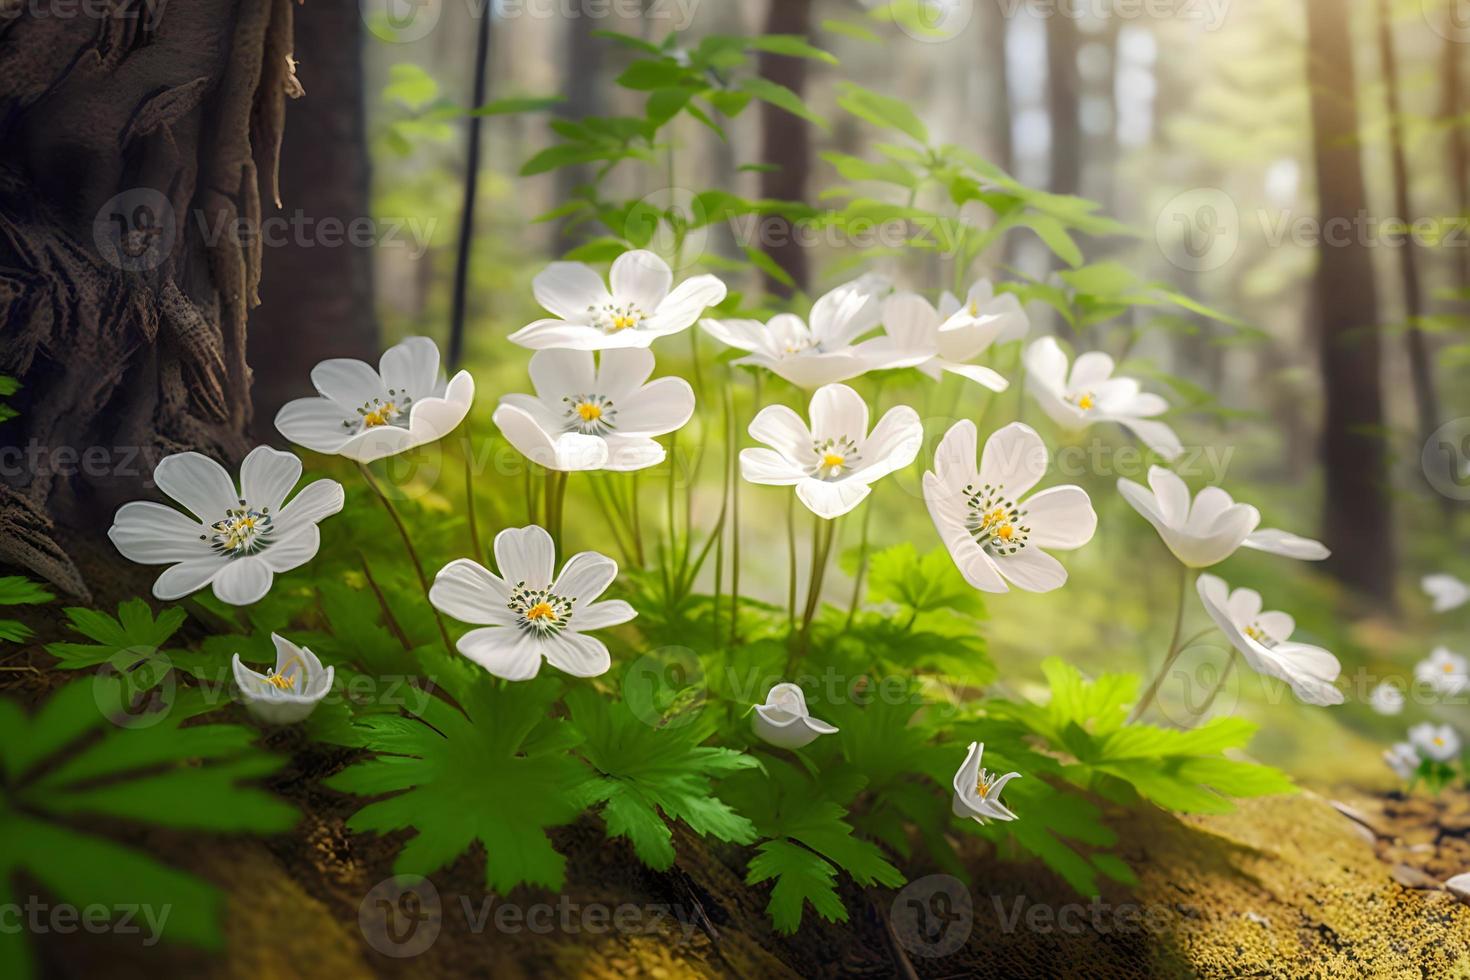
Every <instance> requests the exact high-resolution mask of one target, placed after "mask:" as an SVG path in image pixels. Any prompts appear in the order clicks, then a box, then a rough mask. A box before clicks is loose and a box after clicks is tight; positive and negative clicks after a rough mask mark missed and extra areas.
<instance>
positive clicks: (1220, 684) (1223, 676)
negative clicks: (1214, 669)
mask: <svg viewBox="0 0 1470 980" xmlns="http://www.w3.org/2000/svg"><path fill="white" fill-rule="evenodd" d="M1238 659H1240V653H1239V652H1238V651H1236V650H1235V649H1233V648H1232V649H1231V651H1230V659H1229V660H1227V661H1225V668H1224V669H1223V670H1221V671H1220V679H1219V680H1217V681H1216V682H1215V686H1214V687H1212V688H1211V689H1210V693H1209V695H1208V696H1207V697H1206V698H1205V703H1204V704H1202V705H1200V706H1199V710H1197V711H1195V712H1194V722H1195V723H1196V724H1198V723H1199V722H1200V721H1201V720H1202V719H1203V718H1204V716H1205V715H1206V714H1207V713H1209V710H1210V708H1211V707H1212V706H1213V705H1214V703H1215V699H1216V698H1218V697H1219V696H1220V692H1221V691H1223V690H1225V683H1226V682H1227V681H1229V680H1230V675H1231V673H1232V672H1233V671H1234V670H1235V661H1236V660H1238Z"/></svg>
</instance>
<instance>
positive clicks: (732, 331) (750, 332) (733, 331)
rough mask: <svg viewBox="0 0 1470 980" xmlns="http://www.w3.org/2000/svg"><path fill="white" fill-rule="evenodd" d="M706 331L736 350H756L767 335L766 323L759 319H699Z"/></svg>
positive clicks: (700, 324) (701, 326)
mask: <svg viewBox="0 0 1470 980" xmlns="http://www.w3.org/2000/svg"><path fill="white" fill-rule="evenodd" d="M699 326H700V328H701V329H703V330H704V332H705V333H707V334H709V335H710V336H711V337H713V338H715V339H716V340H718V341H719V342H720V343H722V344H724V345H725V346H726V347H734V348H735V349H736V350H756V349H757V348H758V347H760V344H761V339H762V338H763V337H764V336H765V335H766V325H765V324H764V323H761V322H760V321H759V320H716V319H713V318H711V317H705V318H704V319H703V320H700V321H699Z"/></svg>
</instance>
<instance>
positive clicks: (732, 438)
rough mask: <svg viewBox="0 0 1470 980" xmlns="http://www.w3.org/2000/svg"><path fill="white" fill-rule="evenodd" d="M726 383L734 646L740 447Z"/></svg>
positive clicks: (734, 636)
mask: <svg viewBox="0 0 1470 980" xmlns="http://www.w3.org/2000/svg"><path fill="white" fill-rule="evenodd" d="M725 384H726V389H725V390H726V392H727V393H728V394H729V396H730V425H729V429H730V431H729V434H728V436H727V441H728V445H727V446H726V452H727V453H728V454H729V462H728V464H727V465H728V467H729V469H730V522H731V524H730V645H731V646H732V647H733V646H735V644H736V643H738V642H739V639H740V448H739V445H738V442H737V438H736V422H735V393H734V391H733V390H732V389H731V387H730V385H731V382H730V379H729V377H728V376H727V377H726V381H725Z"/></svg>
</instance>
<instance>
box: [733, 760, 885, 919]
mask: <svg viewBox="0 0 1470 980" xmlns="http://www.w3.org/2000/svg"><path fill="white" fill-rule="evenodd" d="M763 761H764V771H762V772H755V771H752V772H743V773H737V774H735V775H734V776H732V777H730V778H729V779H727V780H726V781H725V782H724V783H722V784H721V787H720V792H721V796H722V797H723V798H725V799H728V800H730V801H731V802H733V803H734V804H735V805H736V806H737V807H738V808H739V809H740V811H741V812H742V813H745V814H746V815H747V816H749V817H750V819H751V820H752V821H753V822H754V823H755V826H756V830H757V831H758V832H759V833H760V835H761V836H762V837H765V838H768V839H767V840H765V841H763V842H762V843H761V845H760V846H759V847H758V848H757V854H756V856H755V857H754V858H752V859H751V862H750V865H749V866H748V867H747V871H746V878H745V880H746V883H747V884H752V885H753V884H759V883H761V882H764V881H771V880H773V879H774V881H775V884H774V886H773V888H772V892H771V900H770V903H769V904H768V905H767V906H766V911H767V912H768V913H769V914H770V916H771V920H772V922H773V923H775V926H776V928H777V930H779V931H781V932H785V933H791V932H795V931H796V929H797V927H798V926H800V925H801V917H802V914H803V909H804V907H805V905H806V903H808V902H809V903H811V906H812V908H813V909H815V910H816V912H817V914H818V915H820V916H822V918H824V919H827V920H828V921H834V922H845V921H847V910H846V909H845V908H844V907H843V905H842V900H841V899H840V898H839V897H838V895H837V891H836V878H837V871H838V870H839V869H840V870H842V871H845V872H847V874H848V875H850V876H851V877H852V879H853V880H854V881H856V882H857V883H858V884H860V885H865V886H871V885H886V886H889V887H896V886H898V885H901V884H903V881H904V877H903V874H902V873H901V872H900V871H899V870H898V869H897V868H895V867H894V866H893V865H892V864H889V863H888V861H887V860H886V859H885V858H884V856H883V852H882V851H881V850H879V849H878V847H877V846H876V845H874V844H872V843H871V842H869V841H866V840H863V839H862V838H860V837H857V836H854V834H853V827H852V824H850V823H849V822H848V821H847V819H846V818H847V808H846V807H845V806H843V805H842V804H841V803H838V802H837V801H836V800H834V799H833V798H832V796H831V795H830V790H829V788H828V787H824V786H823V785H822V784H821V783H818V782H817V781H815V780H813V779H812V777H810V776H809V775H807V774H806V773H805V772H803V771H802V770H799V769H797V768H796V767H794V766H792V765H791V764H790V763H787V762H784V761H782V760H780V759H776V758H774V757H766V758H765V759H764V760H763ZM861 779H862V777H861V775H858V776H857V782H856V783H849V785H848V786H847V787H846V789H845V790H843V791H840V792H839V793H838V795H840V796H843V797H847V798H850V796H851V794H852V792H854V788H853V787H854V786H855V785H860V784H861Z"/></svg>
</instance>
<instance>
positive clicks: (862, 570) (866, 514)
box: [846, 501, 873, 629]
mask: <svg viewBox="0 0 1470 980" xmlns="http://www.w3.org/2000/svg"><path fill="white" fill-rule="evenodd" d="M872 522H873V502H872V501H868V506H867V507H866V508H865V509H864V510H863V531H862V537H861V539H860V540H859V542H858V566H857V574H856V575H854V576H853V577H852V602H851V603H849V604H848V607H847V626H846V629H852V621H853V619H854V617H856V616H857V611H858V605H859V604H860V603H861V602H862V598H863V579H864V578H865V577H866V575H867V572H868V528H869V526H870V525H871V524H872Z"/></svg>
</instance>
